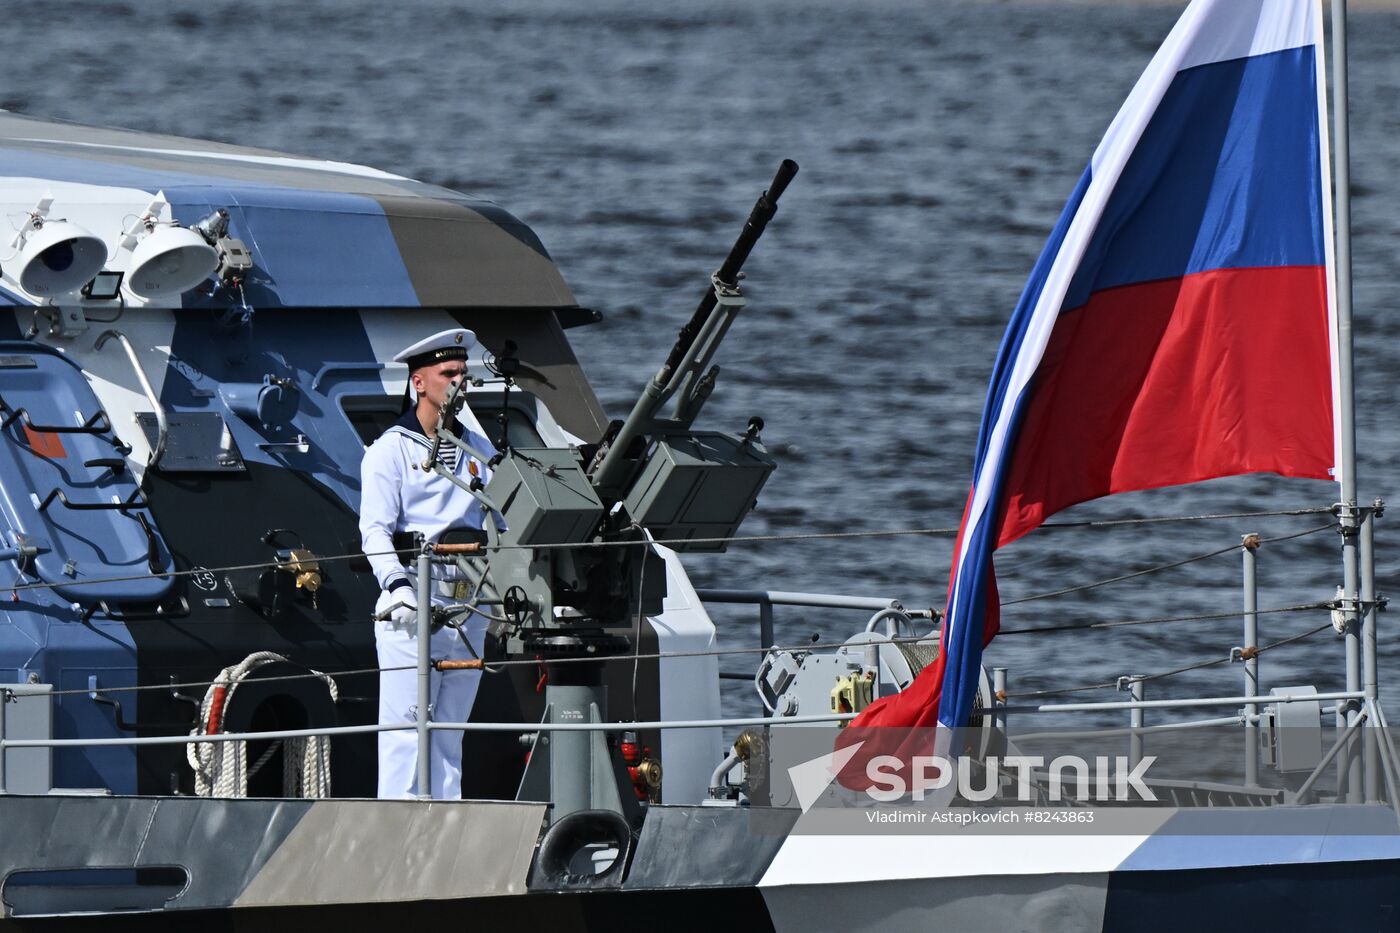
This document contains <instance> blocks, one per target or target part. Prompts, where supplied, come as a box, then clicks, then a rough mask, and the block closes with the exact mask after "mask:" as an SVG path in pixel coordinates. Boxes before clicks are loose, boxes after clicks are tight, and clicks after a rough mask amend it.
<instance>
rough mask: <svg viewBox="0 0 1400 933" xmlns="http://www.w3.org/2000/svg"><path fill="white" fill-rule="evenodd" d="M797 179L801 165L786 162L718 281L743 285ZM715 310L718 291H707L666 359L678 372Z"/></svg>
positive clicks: (760, 198)
mask: <svg viewBox="0 0 1400 933" xmlns="http://www.w3.org/2000/svg"><path fill="white" fill-rule="evenodd" d="M796 175H797V163H796V162H794V161H792V160H791V159H784V160H783V163H782V164H781V165H779V166H778V173H777V174H776V175H774V176H773V183H772V184H770V185H769V186H768V189H767V190H766V191H764V192H763V193H762V194H760V195H759V196H758V201H757V202H755V203H754V206H753V210H751V211H749V219H748V220H746V221H744V229H743V230H741V231H740V232H739V238H738V239H737V240H735V241H734V245H733V246H732V247H730V248H729V255H728V256H726V257H725V258H724V262H723V263H722V264H721V265H720V267H719V271H718V272H716V273H715V278H716V279H718V280H719V281H720V282H723V283H724V284H725V285H731V286H732V285H737V284H739V270H740V269H742V268H743V267H744V263H745V262H747V261H748V258H749V253H751V252H753V248H754V245H755V244H756V243H758V238H759V237H761V236H763V231H764V230H765V229H766V228H767V227H768V221H770V220H772V219H773V215H774V214H776V213H777V212H778V198H780V197H782V194H783V192H784V191H786V190H787V186H788V185H789V184H790V183H791V182H792V179H793V178H794V177H795V176H796ZM714 309H715V290H714V289H713V288H707V289H705V294H704V295H703V296H702V297H701V299H700V306H699V307H698V308H696V309H695V313H694V314H693V315H691V317H690V321H689V322H687V323H686V325H685V326H684V327H682V328H681V331H680V334H679V336H678V337H677V338H676V344H675V346H673V347H672V348H671V355H670V356H668V357H667V358H666V365H667V366H669V367H670V368H671V371H672V372H675V370H676V367H677V366H679V365H680V362H681V358H682V357H684V356H685V354H686V351H687V350H688V349H690V344H691V343H692V342H693V341H694V340H695V338H696V336H697V335H698V334H699V333H700V330H701V328H703V327H704V326H705V321H707V320H708V319H709V317H710V314H711V312H713V311H714Z"/></svg>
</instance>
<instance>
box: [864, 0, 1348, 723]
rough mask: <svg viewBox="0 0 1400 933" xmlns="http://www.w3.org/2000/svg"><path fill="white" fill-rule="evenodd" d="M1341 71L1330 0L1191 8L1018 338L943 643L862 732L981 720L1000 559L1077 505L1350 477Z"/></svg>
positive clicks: (1009, 355) (1028, 301) (968, 522)
mask: <svg viewBox="0 0 1400 933" xmlns="http://www.w3.org/2000/svg"><path fill="white" fill-rule="evenodd" d="M1325 86H1326V83H1325V81H1324V78H1323V53H1322V29H1321V23H1320V10H1319V4H1318V0H1193V2H1192V3H1191V5H1190V6H1189V7H1187V9H1186V11H1185V12H1184V13H1183V14H1182V17H1181V19H1180V21H1179V22H1178V23H1177V24H1176V27H1175V28H1174V29H1173V30H1172V32H1171V34H1170V35H1169V36H1168V37H1167V40H1166V42H1165V43H1164V44H1163V45H1162V48H1161V49H1160V50H1159V51H1158V53H1157V55H1156V57H1154V58H1153V60H1152V63H1151V64H1150V65H1149V66H1148V68H1147V71H1146V72H1144V73H1143V75H1142V77H1141V78H1140V79H1139V80H1138V82H1137V86H1136V87H1134V88H1133V91H1132V94H1130V95H1129V97H1128V100H1127V102H1126V103H1125V104H1124V105H1123V108H1122V109H1121V110H1120V111H1119V112H1118V115H1117V116H1116V117H1115V118H1114V120H1113V123H1112V124H1111V125H1110V126H1109V128H1108V132H1107V133H1106V134H1105V135H1104V138H1103V141H1102V142H1100V143H1099V147H1098V149H1097V151H1096V152H1095V153H1094V156H1093V159H1092V160H1091V161H1090V163H1089V167H1088V168H1087V169H1085V171H1084V174H1083V176H1082V177H1081V178H1080V180H1079V184H1078V185H1077V186H1076V187H1075V189H1074V193H1073V194H1072V195H1070V199H1069V203H1068V204H1066V205H1065V209H1064V212H1063V213H1062V214H1061V216H1060V219H1059V222H1058V223H1056V225H1055V228H1054V231H1053V232H1052V233H1051V235H1050V240H1049V242H1048V243H1047V244H1046V245H1045V249H1044V251H1043V252H1042V253H1041V256H1040V259H1039V261H1037V263H1036V265H1035V268H1034V270H1032V272H1031V276H1030V281H1029V282H1027V284H1026V288H1025V291H1024V293H1023V294H1022V295H1021V300H1020V302H1019V303H1018V304H1017V306H1016V311H1015V313H1014V314H1013V315H1012V317H1011V325H1010V327H1008V328H1007V331H1006V336H1005V337H1004V338H1003V340H1002V344H1001V349H1000V352H999V353H998V355H997V361H996V366H995V368H994V370H993V373H992V379H991V385H990V387H989V390H988V394H987V402H986V407H985V408H984V410H983V414H982V425H981V430H980V433H979V436H978V439H977V456H976V460H975V464H974V467H973V483H972V490H971V492H970V493H969V495H968V500H967V508H966V512H965V513H964V517H963V523H962V529H961V531H960V532H959V535H958V541H957V545H956V547H955V550H954V558H953V567H952V572H951V576H950V581H949V588H948V589H949V591H948V604H947V616H946V618H945V620H944V626H943V634H942V651H941V652H940V655H939V658H938V660H937V661H936V662H935V663H934V664H931V665H929V667H927V668H926V669H925V670H924V671H923V672H922V673H921V674H920V675H919V677H918V678H917V679H916V680H915V682H914V683H913V684H911V685H910V686H909V687H908V688H907V689H905V690H904V691H903V692H902V693H900V694H897V695H895V696H892V697H887V698H885V699H882V700H878V701H876V702H875V703H874V704H872V705H871V706H869V707H868V708H867V709H866V710H865V711H864V713H863V714H862V715H861V716H860V717H858V718H857V719H856V720H855V721H854V722H853V723H852V726H854V727H857V728H858V727H861V726H905V727H918V726H932V725H933V724H934V722H935V719H936V721H937V722H939V723H941V724H942V725H944V726H963V725H966V724H967V721H968V716H969V714H970V713H971V711H972V704H973V699H974V695H975V692H976V688H977V679H978V671H979V667H980V665H981V660H982V649H983V647H984V646H985V645H986V643H987V642H989V641H990V640H991V638H992V637H993V636H994V635H995V634H996V632H997V627H998V615H999V613H998V602H997V593H996V582H995V579H994V576H993V568H992V553H993V552H994V551H995V550H996V549H997V548H998V547H1000V546H1001V545H1004V544H1007V543H1009V542H1011V541H1014V540H1015V539H1016V538H1019V537H1020V536H1022V535H1024V534H1026V533H1027V532H1028V531H1030V530H1032V529H1033V528H1035V527H1036V526H1038V525H1039V524H1040V523H1041V522H1043V521H1044V520H1045V518H1046V517H1048V516H1050V515H1052V514H1054V513H1055V512H1057V511H1058V510H1060V509H1063V508H1065V507H1066V506H1069V505H1072V504H1074V503H1076V502H1083V501H1085V500H1087V499H1093V498H1097V497H1099V496H1105V495H1109V494H1111V493H1116V492H1126V491H1128V490H1134V489H1148V488H1152V487H1157V486H1168V485H1175V484H1179V483H1190V482H1195V481H1198V480H1204V479H1210V478H1212V477H1217V476H1228V475H1232V474H1238V473H1252V472H1272V473H1279V474H1282V475H1285V476H1302V477H1316V478H1319V479H1322V478H1327V477H1329V476H1330V475H1331V474H1332V470H1333V466H1334V464H1335V462H1336V456H1335V451H1334V436H1335V434H1336V432H1335V431H1334V421H1333V418H1334V411H1335V409H1336V406H1335V405H1334V401H1333V400H1334V398H1335V396H1336V391H1337V390H1336V385H1337V382H1336V372H1335V365H1334V362H1333V361H1334V360H1335V353H1334V352H1333V347H1334V335H1335V330H1336V328H1335V324H1334V320H1333V317H1334V313H1333V301H1332V288H1333V284H1332V283H1333V275H1332V269H1333V262H1332V227H1331V191H1330V181H1329V179H1330V172H1329V166H1328V162H1329V158H1328V146H1327V134H1326V100H1325V90H1324V89H1325ZM867 735H868V734H867ZM847 736H848V738H847V739H846V740H845V741H844V742H843V744H849V742H850V741H851V740H852V739H854V738H856V735H855V734H852V732H851V730H847Z"/></svg>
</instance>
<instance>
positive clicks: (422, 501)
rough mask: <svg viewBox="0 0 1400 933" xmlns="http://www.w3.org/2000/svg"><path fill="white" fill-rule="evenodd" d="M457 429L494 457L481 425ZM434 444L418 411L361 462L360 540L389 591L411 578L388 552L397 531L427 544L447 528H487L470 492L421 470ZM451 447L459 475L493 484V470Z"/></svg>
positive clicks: (395, 426) (401, 421)
mask: <svg viewBox="0 0 1400 933" xmlns="http://www.w3.org/2000/svg"><path fill="white" fill-rule="evenodd" d="M472 421H473V422H474V421H475V419H472ZM455 428H456V432H457V436H458V437H460V438H462V439H463V440H464V441H465V442H466V443H468V444H470V445H471V446H472V447H473V448H474V449H476V450H478V451H480V452H481V453H482V454H484V455H486V456H488V457H491V456H494V455H495V453H496V448H495V447H494V446H493V445H492V444H491V442H490V441H489V440H487V439H486V436H485V435H484V434H482V433H481V432H480V429H479V427H478V426H476V425H472V426H469V427H466V428H465V429H464V427H463V425H462V423H461V422H460V421H459V422H458V423H457V424H456V426H455ZM432 446H433V445H432V441H430V440H429V439H428V436H427V435H426V434H424V433H423V427H422V425H421V424H419V423H418V415H417V413H416V412H415V411H414V410H413V409H409V410H408V411H407V412H406V413H405V414H404V416H403V417H402V418H400V419H399V420H398V421H397V422H396V423H395V424H393V425H392V426H390V428H389V429H388V430H387V431H385V432H384V433H383V434H381V435H380V436H379V438H378V439H377V440H376V441H375V442H374V443H373V444H371V445H370V448H369V449H368V450H367V451H365V457H364V460H363V461H362V462H361V464H360V541H361V544H362V546H363V547H364V549H365V553H366V554H367V555H368V556H369V563H370V567H372V568H373V569H374V576H375V579H377V580H378V581H379V586H380V589H386V590H387V589H388V588H389V584H390V583H392V582H393V581H394V580H396V579H398V578H406V577H407V576H408V571H407V570H406V569H405V567H404V565H403V563H402V562H401V561H400V560H399V558H398V557H397V556H396V555H394V554H392V553H388V552H392V551H393V549H394V537H393V536H394V532H398V531H416V532H421V533H422V534H424V535H426V536H427V538H428V540H429V541H437V540H438V539H439V538H440V537H441V535H442V533H443V532H444V531H447V530H448V529H449V528H481V527H483V524H484V521H485V510H484V509H483V508H482V507H481V504H480V503H479V502H478V501H477V500H476V499H475V498H474V497H473V496H472V495H471V493H469V492H467V491H466V490H465V489H462V488H460V487H458V486H456V485H454V484H453V483H452V482H450V481H449V480H448V479H446V478H445V477H442V476H438V475H437V474H436V473H434V472H433V471H432V470H431V469H429V470H424V469H423V461H424V460H427V459H428V454H429V453H430V452H431V451H432ZM453 449H454V450H457V453H458V454H459V456H458V458H457V469H456V471H455V475H457V476H458V477H460V478H461V479H462V480H463V481H464V482H471V478H472V477H473V476H476V477H478V478H480V480H481V481H482V482H483V483H485V482H487V481H488V480H490V478H491V470H490V468H489V467H488V466H487V465H486V464H485V463H482V462H481V461H480V460H477V459H475V458H474V457H470V456H468V454H467V453H466V451H462V450H459V449H457V448H453ZM441 456H442V454H441V452H440V453H439V457H441ZM443 570H448V571H451V572H450V573H448V574H445V576H451V575H452V574H453V573H455V568H441V567H440V568H436V569H435V572H434V577H437V575H438V572H441V571H443Z"/></svg>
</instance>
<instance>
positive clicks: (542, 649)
mask: <svg viewBox="0 0 1400 933" xmlns="http://www.w3.org/2000/svg"><path fill="white" fill-rule="evenodd" d="M796 173H797V164H796V163H795V162H792V161H791V160H785V161H784V162H783V163H782V166H781V167H780V168H779V170H778V173H777V175H776V176H775V177H774V179H773V183H772V185H770V186H769V188H768V190H766V191H764V192H763V194H762V195H761V196H760V197H759V199H758V201H757V203H756V204H755V205H754V208H753V210H752V212H751V213H750V215H749V218H748V220H747V222H746V223H745V225H744V229H743V231H742V232H741V233H740V235H739V238H738V240H737V241H736V242H735V244H734V246H733V247H732V248H731V249H730V251H729V255H728V257H727V258H726V259H725V261H724V264H723V265H722V266H721V267H720V269H719V270H718V271H717V272H716V273H715V274H714V275H713V276H712V277H711V283H710V287H709V288H708V289H707V290H706V292H705V295H704V297H703V298H702V300H701V302H700V305H699V307H698V308H697V309H696V312H695V314H694V315H693V316H692V318H691V320H690V321H689V322H688V323H687V324H686V325H685V327H683V328H682V329H681V331H680V334H679V335H678V337H677V340H676V343H675V345H674V346H673V347H672V349H671V352H670V354H669V356H668V357H667V360H666V362H665V363H664V364H663V365H662V366H661V368H660V370H658V371H657V373H656V375H655V376H654V377H653V378H652V380H651V382H650V383H649V384H648V385H647V387H646V389H645V390H644V391H643V393H642V396H641V398H640V399H638V401H637V403H636V405H634V406H633V408H632V412H631V414H630V415H629V416H628V417H627V419H626V420H625V421H622V422H614V423H613V425H612V426H611V427H610V428H609V430H608V432H607V433H606V434H605V436H604V437H603V439H602V441H601V442H600V443H599V445H598V449H597V451H596V453H594V454H593V455H592V456H591V457H587V456H586V455H585V453H584V452H583V451H581V450H580V449H578V448H543V447H536V448H520V447H507V446H503V449H502V450H501V451H499V452H498V453H496V454H494V455H493V456H487V455H485V454H484V453H483V452H481V451H478V450H475V449H473V448H472V447H471V446H470V444H468V443H467V442H465V441H463V440H462V439H461V438H458V437H457V436H456V435H455V434H454V432H453V431H452V430H451V429H450V428H451V424H452V422H453V421H454V420H455V418H456V416H457V414H458V413H459V412H460V411H461V409H462V407H463V405H464V404H465V403H466V394H465V392H464V389H465V385H464V384H463V383H464V382H465V380H462V381H461V382H459V383H458V384H456V385H454V386H453V389H452V391H451V392H450V394H449V397H448V399H447V404H446V405H445V406H444V409H443V413H442V416H441V419H440V421H439V423H438V426H437V430H436V431H435V437H434V442H433V450H432V454H431V456H430V457H429V458H428V460H427V461H425V462H424V463H423V469H430V470H433V471H435V472H437V473H438V474H439V475H441V476H444V477H446V478H448V479H449V480H451V481H452V482H453V483H456V484H457V485H459V486H461V487H463V488H465V489H468V490H469V491H470V492H471V494H472V495H473V496H475V497H476V498H477V500H478V501H480V502H481V504H482V505H483V506H484V507H485V509H486V512H487V514H488V515H489V516H491V519H490V520H488V521H487V523H486V528H485V534H486V541H485V548H484V549H483V550H480V551H478V552H476V553H474V554H461V555H458V556H456V557H454V558H453V559H454V560H455V561H456V563H457V564H458V566H459V567H460V568H461V569H462V571H463V573H464V575H465V576H466V577H467V578H468V580H469V581H470V582H469V584H468V585H467V587H466V592H465V595H464V598H463V599H462V600H461V603H462V606H461V609H460V611H462V612H481V611H483V610H482V608H481V607H483V606H492V607H499V608H500V610H501V614H499V615H495V616H492V618H493V631H494V632H495V633H496V634H497V635H498V636H500V637H501V638H503V639H504V642H505V648H506V653H507V655H513V656H517V657H532V658H539V659H541V660H542V661H543V662H545V664H546V667H547V671H548V677H547V680H548V689H547V694H546V712H545V717H546V719H547V720H549V721H557V722H563V721H586V720H593V721H601V720H604V719H606V718H607V707H606V697H605V691H604V690H603V687H602V684H603V676H602V668H603V664H602V662H603V660H604V659H605V658H607V657H608V656H613V655H617V654H620V653H623V652H625V651H627V650H629V649H630V647H631V639H630V637H628V636H627V635H626V634H625V632H626V631H627V630H629V629H632V628H633V627H634V626H635V625H636V624H637V622H638V620H639V619H641V618H642V617H644V616H648V615H658V614H660V612H661V611H662V600H663V598H664V597H665V595H666V567H665V562H664V560H663V558H662V557H661V556H660V555H659V554H657V553H656V551H655V549H654V548H653V547H651V546H650V544H649V542H651V541H653V540H658V541H662V542H664V543H665V544H667V545H668V546H670V547H672V548H675V549H676V550H697V551H698V550H707V551H723V550H724V549H725V545H726V541H727V539H728V538H729V537H731V536H732V535H733V534H734V533H735V531H737V530H738V528H739V525H740V524H741V523H742V522H743V520H744V518H745V517H746V516H747V515H748V513H749V512H750V511H751V510H752V509H753V507H754V505H755V503H756V502H757V498H758V493H759V491H760V490H761V489H762V488H763V485H764V483H765V482H766V481H767V479H768V475H769V474H770V473H772V471H773V469H774V468H775V466H776V464H775V463H774V462H773V460H772V458H770V457H769V456H768V454H767V452H766V451H765V450H764V449H763V444H762V441H761V440H760V438H759V431H760V430H761V429H762V426H763V421H762V419H760V418H754V419H752V420H751V421H750V422H749V427H748V430H747V431H746V432H745V433H744V434H741V435H736V434H725V433H721V432H715V431H693V430H692V429H691V426H692V424H693V423H694V421H695V419H696V417H697V416H698V415H699V413H700V410H701V409H702V407H703V406H704V403H705V401H706V399H708V398H709V396H710V394H711V392H712V391H713V389H714V385H715V380H716V378H717V376H718V373H719V368H718V367H717V366H712V362H713V359H714V356H715V353H716V351H717V350H718V348H719V344H720V342H721V341H722V340H723V339H724V337H725V335H726V333H727V332H728V330H729V327H730V325H731V324H732V323H733V321H734V318H735V317H736V316H737V315H738V313H739V312H740V311H741V310H742V309H743V308H744V306H745V303H746V302H745V299H744V296H743V293H742V291H741V290H740V288H739V281H740V279H741V278H742V274H741V271H740V269H741V267H742V265H743V263H744V261H745V260H746V259H747V258H748V255H749V253H750V252H751V251H752V249H753V247H754V244H755V243H757V241H758V238H759V237H760V236H761V235H762V234H763V230H764V228H765V227H766V226H767V224H768V221H769V220H770V219H771V218H772V217H773V214H774V212H775V211H776V210H777V201H778V198H779V196H780V195H781V194H782V192H783V191H784V189H786V188H787V185H788V183H789V182H790V181H791V180H792V178H793V176H794V175H796ZM506 356H507V357H508V356H509V349H508V350H507V352H506ZM506 391H507V392H508V391H509V378H508V377H507V378H506ZM672 399H674V402H675V404H674V409H673V411H672V413H671V415H670V416H669V417H663V416H662V414H661V411H662V409H663V407H664V406H665V405H666V404H667V402H669V401H671V400H672ZM443 444H452V445H455V446H457V447H458V448H460V449H461V450H462V451H463V452H464V453H465V454H466V455H468V456H471V457H474V458H476V459H477V460H479V461H481V462H484V463H487V464H489V466H490V467H491V470H492V473H491V476H490V479H489V481H487V482H485V483H483V482H482V480H481V479H480V478H477V477H475V476H474V477H473V478H472V479H471V480H470V481H469V482H468V481H466V480H464V479H462V478H459V477H456V476H454V475H453V474H452V472H451V471H449V470H447V469H446V468H445V467H444V466H443V465H442V463H441V461H440V460H439V459H438V456H437V453H438V450H439V448H440V447H441V445H443ZM619 630H621V632H622V633H619ZM584 658H592V659H596V662H597V663H578V662H579V661H580V659H584ZM564 661H570V662H573V663H567V664H565V663H551V662H564ZM613 757H615V756H611V755H610V754H609V753H608V751H607V749H606V748H605V747H604V745H603V744H602V737H601V735H597V734H595V736H594V737H593V738H592V739H589V740H587V741H584V740H582V739H580V740H579V741H578V742H577V743H575V742H572V741H564V740H560V739H556V747H555V748H554V749H552V750H551V749H550V748H549V747H548V746H547V745H544V744H542V743H539V742H537V746H536V748H535V749H534V750H533V751H532V754H531V758H530V765H529V767H528V768H527V770H526V773H525V777H524V779H523V781H522V783H521V788H520V799H532V800H533V799H542V800H553V801H554V802H555V814H554V815H555V817H556V818H557V817H559V816H562V815H564V814H566V813H568V812H571V811H572V810H576V809H589V808H606V809H612V810H616V811H618V812H622V813H624V815H627V814H629V812H630V811H631V810H632V809H633V808H635V806H636V802H635V799H634V798H633V797H632V794H631V791H630V790H629V788H630V787H631V784H630V782H629V781H630V779H628V778H627V777H626V774H625V771H624V772H619V771H617V768H616V767H615V765H616V764H617V762H616V761H613V762H611V763H609V759H611V758H613ZM613 772H617V773H616V774H614V775H613V776H614V777H616V778H617V780H616V781H614V780H613V779H612V778H610V777H609V775H610V774H613ZM580 782H582V784H580Z"/></svg>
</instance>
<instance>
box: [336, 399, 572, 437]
mask: <svg viewBox="0 0 1400 933" xmlns="http://www.w3.org/2000/svg"><path fill="white" fill-rule="evenodd" d="M491 401H492V400H491V399H489V398H482V397H480V396H477V397H473V398H471V399H470V400H469V402H468V404H470V405H471V409H472V414H474V415H476V419H477V421H480V422H481V427H482V428H483V429H484V430H485V432H486V436H487V438H489V439H490V441H491V443H493V444H496V445H499V444H500V442H501V422H500V414H501V406H500V405H499V404H495V405H493V404H491ZM511 401H512V404H511V406H510V419H509V420H508V422H507V427H508V436H509V438H510V444H511V446H512V447H543V446H545V445H544V441H542V440H541V439H540V435H539V432H538V431H536V430H535V423H534V422H535V415H534V407H535V400H534V399H533V398H528V397H523V396H522V398H521V401H522V404H519V405H517V404H514V402H515V399H512V400H511ZM402 406H403V400H402V399H401V398H399V397H398V396H392V397H391V396H388V395H353V396H344V397H342V398H341V400H340V407H341V408H342V409H344V411H345V417H346V418H348V419H350V424H351V425H353V426H354V428H355V433H356V434H358V435H359V436H360V442H361V443H362V444H364V445H365V446H366V447H368V446H369V445H370V444H373V443H374V441H375V439H376V438H378V437H379V435H381V434H383V433H384V432H385V431H387V430H388V429H389V427H390V426H391V425H392V424H393V423H394V422H396V421H398V420H399V418H400V417H401V416H402Z"/></svg>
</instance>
